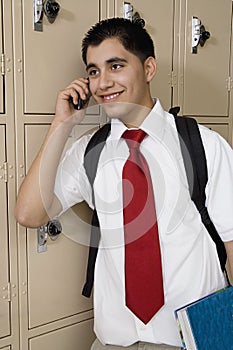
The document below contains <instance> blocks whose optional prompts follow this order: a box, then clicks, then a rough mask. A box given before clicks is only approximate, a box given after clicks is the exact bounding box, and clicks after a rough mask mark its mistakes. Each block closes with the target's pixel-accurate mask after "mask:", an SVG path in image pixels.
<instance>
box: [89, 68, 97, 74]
mask: <svg viewBox="0 0 233 350" xmlns="http://www.w3.org/2000/svg"><path fill="white" fill-rule="evenodd" d="M87 73H88V75H89V76H95V75H97V74H99V71H98V69H96V68H92V69H90V70H89V71H88V72H87Z"/></svg>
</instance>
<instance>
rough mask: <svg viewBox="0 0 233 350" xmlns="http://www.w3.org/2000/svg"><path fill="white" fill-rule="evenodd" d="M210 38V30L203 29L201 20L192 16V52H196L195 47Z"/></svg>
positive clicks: (202, 44)
mask: <svg viewBox="0 0 233 350" xmlns="http://www.w3.org/2000/svg"><path fill="white" fill-rule="evenodd" d="M209 38H210V32H208V31H206V30H205V27H204V25H203V24H201V20H200V19H199V18H198V17H195V16H193V17H192V53H195V54H196V53H197V47H198V45H199V44H200V46H201V47H203V46H204V45H205V42H206V40H208V39H209Z"/></svg>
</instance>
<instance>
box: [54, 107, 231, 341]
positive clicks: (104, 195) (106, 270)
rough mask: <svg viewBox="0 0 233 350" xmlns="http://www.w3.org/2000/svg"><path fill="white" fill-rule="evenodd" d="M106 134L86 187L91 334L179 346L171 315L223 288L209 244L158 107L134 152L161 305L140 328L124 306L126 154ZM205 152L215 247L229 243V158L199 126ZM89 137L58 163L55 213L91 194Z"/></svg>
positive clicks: (117, 137)
mask: <svg viewBox="0 0 233 350" xmlns="http://www.w3.org/2000/svg"><path fill="white" fill-rule="evenodd" d="M111 124H112V125H111V133H110V135H109V137H108V139H107V141H106V145H105V146H104V148H103V151H102V153H101V156H100V160H99V166H98V170H97V174H96V179H95V183H94V190H95V204H96V208H97V213H98V217H99V222H100V227H101V241H100V248H99V252H98V255H97V261H96V267H95V282H94V315H95V326H94V329H95V332H96V335H97V337H98V338H99V340H100V341H101V342H102V343H104V344H115V345H122V346H129V345H130V344H132V343H135V342H137V341H145V342H151V343H164V344H168V345H173V346H181V341H180V336H179V332H178V327H177V324H176V320H175V317H174V310H175V309H176V308H178V307H180V306H182V305H185V304H187V303H189V302H191V301H194V300H196V299H198V298H200V297H202V296H205V295H207V294H209V293H210V292H213V291H215V290H217V289H220V288H222V287H224V286H225V285H226V281H225V278H224V275H223V273H222V271H221V267H220V264H219V260H218V256H217V252H216V248H215V244H214V242H213V241H212V239H211V238H210V235H209V233H208V232H207V230H206V229H205V227H204V226H203V224H202V222H201V218H200V215H199V213H198V211H197V209H196V207H195V204H194V203H193V202H192V200H191V198H190V194H189V189H188V184H187V179H186V173H185V169H184V164H183V158H182V155H181V150H180V145H179V140H178V135H177V131H176V126H175V123H174V118H173V116H172V115H171V114H169V113H167V112H165V111H164V110H163V108H162V107H161V104H160V102H159V100H157V102H156V103H155V106H154V108H153V109H152V110H151V112H150V114H149V115H148V116H147V118H146V119H145V120H144V122H143V123H142V125H141V129H142V130H144V131H145V132H146V133H147V134H148V137H146V138H145V139H144V140H143V142H142V144H141V151H142V153H143V154H144V156H145V158H146V159H147V162H148V165H149V168H150V172H151V176H152V183H153V188H154V195H155V204H156V212H157V219H158V227H159V237H160V245H161V254H162V266H163V281H164V293H165V304H164V306H163V307H162V308H161V309H160V310H159V312H158V313H157V314H156V315H155V316H154V317H153V318H152V320H151V321H150V322H149V323H148V324H147V325H144V324H143V323H142V322H141V321H140V320H139V319H138V318H137V317H136V316H135V315H134V314H133V313H132V312H131V311H130V310H129V309H128V308H127V307H126V306H125V285H124V231H123V213H122V169H123V166H124V163H125V161H126V159H127V158H128V155H129V151H128V147H127V144H126V142H125V140H124V139H122V138H121V135H122V133H123V132H124V131H125V130H126V126H125V125H124V124H123V123H122V122H121V121H120V120H118V119H113V120H112V122H111ZM200 131H201V135H202V139H203V143H204V146H205V151H206V158H207V166H208V177H209V180H208V184H207V188H206V194H207V207H208V211H209V214H210V217H211V218H212V220H213V222H214V224H215V226H216V228H217V230H218V232H219V234H220V236H221V238H222V239H223V241H230V240H233V220H232V212H233V152H232V149H231V147H230V146H229V145H228V143H227V142H226V141H225V140H224V139H223V138H222V137H221V136H220V135H218V134H217V133H215V132H213V131H211V130H209V129H207V128H205V127H203V126H200ZM90 137H91V135H87V136H84V137H82V138H81V139H79V140H78V141H76V142H75V143H74V144H73V146H72V147H71V149H70V150H69V151H68V152H67V154H66V156H65V158H64V159H63V161H62V162H61V164H60V166H59V169H58V172H57V178H56V184H55V193H56V195H57V196H58V198H59V200H60V201H61V203H62V206H63V211H65V210H66V209H67V208H69V207H70V206H72V205H74V204H75V203H77V202H80V201H83V200H85V201H86V202H87V203H88V204H89V206H90V207H92V206H93V205H92V197H91V196H92V192H91V188H90V184H89V182H88V179H87V177H86V174H85V170H84V168H83V155H84V151H85V148H86V145H87V143H88V141H89V139H90Z"/></svg>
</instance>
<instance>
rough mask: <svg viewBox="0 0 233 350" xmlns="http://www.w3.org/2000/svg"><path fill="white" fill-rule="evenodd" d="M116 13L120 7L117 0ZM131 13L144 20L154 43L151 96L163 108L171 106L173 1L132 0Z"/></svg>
mask: <svg viewBox="0 0 233 350" xmlns="http://www.w3.org/2000/svg"><path fill="white" fill-rule="evenodd" d="M117 2H119V4H118V12H119V13H118V15H122V13H121V11H123V10H122V8H121V6H120V4H121V3H122V1H118V0H117ZM131 3H132V5H133V13H135V12H138V13H139V15H140V17H142V18H143V19H144V20H145V28H146V29H147V31H148V32H149V34H150V35H151V37H152V39H153V41H154V45H155V55H156V61H157V72H156V75H155V77H154V79H153V81H152V83H151V89H152V90H151V91H152V95H153V97H158V98H159V99H160V101H161V102H162V105H163V107H164V108H165V109H169V108H170V107H171V93H172V90H171V80H172V75H171V73H172V62H173V60H172V56H173V15H174V13H173V11H174V8H173V1H163V0H157V1H154V0H144V1H141V0H133V1H132V2H131Z"/></svg>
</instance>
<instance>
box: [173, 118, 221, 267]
mask: <svg viewBox="0 0 233 350" xmlns="http://www.w3.org/2000/svg"><path fill="white" fill-rule="evenodd" d="M174 118H175V123H176V128H177V131H178V135H179V141H180V146H181V153H182V156H183V160H184V166H185V171H186V175H187V180H188V185H189V192H190V196H191V199H192V200H193V202H194V203H195V205H196V207H197V209H198V211H199V212H200V215H201V219H202V222H203V224H204V225H205V227H206V229H207V230H208V232H209V234H210V236H211V238H212V239H213V241H214V242H215V244H216V249H217V253H218V257H219V261H220V265H221V268H222V271H225V265H226V258H227V255H226V249H225V245H224V243H223V241H222V240H221V238H220V236H219V234H218V232H217V230H216V228H215V226H214V224H213V223H212V221H211V219H210V217H209V214H208V211H207V208H206V205H205V202H206V194H205V188H206V184H207V181H208V170H207V162H206V156H205V150H204V146H203V143H202V139H201V134H200V130H199V127H198V124H197V122H196V120H195V119H193V118H190V117H179V116H177V115H176V116H174Z"/></svg>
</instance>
